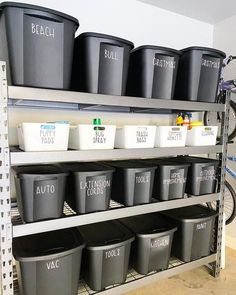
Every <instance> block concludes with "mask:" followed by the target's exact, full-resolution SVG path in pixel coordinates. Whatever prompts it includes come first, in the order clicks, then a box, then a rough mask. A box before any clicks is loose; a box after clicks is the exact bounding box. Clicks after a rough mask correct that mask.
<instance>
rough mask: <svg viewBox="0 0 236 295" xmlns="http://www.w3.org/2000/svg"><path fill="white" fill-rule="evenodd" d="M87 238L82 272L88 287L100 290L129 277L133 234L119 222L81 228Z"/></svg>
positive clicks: (122, 281)
mask: <svg viewBox="0 0 236 295" xmlns="http://www.w3.org/2000/svg"><path fill="white" fill-rule="evenodd" d="M80 232H81V234H82V235H83V237H84V239H85V241H86V244H87V246H86V248H85V251H84V254H83V264H82V272H83V277H84V279H85V281H86V283H87V284H88V285H89V287H90V288H91V289H93V290H96V291H101V290H102V289H104V288H105V287H107V286H110V285H114V284H121V283H124V282H125V280H126V276H127V272H128V265H129V256H130V247H131V242H132V241H133V240H134V235H133V234H132V233H131V232H130V231H129V230H128V229H127V228H126V227H125V226H123V225H122V224H121V223H119V222H118V221H107V222H100V223H96V224H91V225H86V226H82V227H80Z"/></svg>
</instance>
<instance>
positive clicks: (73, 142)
mask: <svg viewBox="0 0 236 295" xmlns="http://www.w3.org/2000/svg"><path fill="white" fill-rule="evenodd" d="M115 133H116V126H115V125H93V124H79V125H77V126H71V128H70V136H69V148H70V149H75V150H101V149H114V142H115Z"/></svg>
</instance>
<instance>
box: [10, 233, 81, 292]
mask: <svg viewBox="0 0 236 295" xmlns="http://www.w3.org/2000/svg"><path fill="white" fill-rule="evenodd" d="M82 248H84V242H83V239H82V237H81V235H80V234H79V231H78V230H76V229H66V230H60V231H54V232H47V233H42V234H36V235H30V236H25V237H21V238H16V239H14V240H13V253H14V257H15V259H16V268H17V274H18V279H19V287H20V293H21V294H22V295H33V294H37V295H52V294H56V295H65V294H70V295H77V291H78V281H79V275H80V264H81V254H82Z"/></svg>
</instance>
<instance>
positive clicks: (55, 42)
mask: <svg viewBox="0 0 236 295" xmlns="http://www.w3.org/2000/svg"><path fill="white" fill-rule="evenodd" d="M0 9H1V18H0V40H1V44H4V46H3V45H2V46H1V47H0V60H4V61H7V73H10V74H11V75H10V77H8V81H12V84H14V85H20V86H23V85H24V86H31V87H44V88H58V89H68V88H69V87H70V79H71V69H72V59H73V47H74V36H75V31H76V30H77V28H78V26H79V23H78V20H77V19H75V18H73V17H71V16H69V15H67V14H64V13H61V12H58V11H55V10H51V9H48V8H45V7H40V6H35V5H28V4H23V3H14V2H3V3H2V4H1V5H0ZM9 69H10V71H9Z"/></svg>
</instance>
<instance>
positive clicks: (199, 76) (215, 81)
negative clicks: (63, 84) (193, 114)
mask: <svg viewBox="0 0 236 295" xmlns="http://www.w3.org/2000/svg"><path fill="white" fill-rule="evenodd" d="M181 52H182V55H181V57H180V60H179V68H178V74H177V81H176V90H175V99H180V100H191V101H203V102H215V99H216V95H217V90H218V85H219V79H220V73H221V68H222V63H223V59H224V58H225V57H226V55H225V53H224V52H222V51H220V50H217V49H214V48H206V47H197V46H195V47H194V46H193V47H188V48H185V49H183V50H181Z"/></svg>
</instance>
